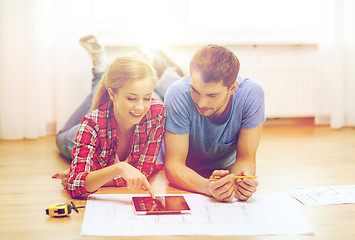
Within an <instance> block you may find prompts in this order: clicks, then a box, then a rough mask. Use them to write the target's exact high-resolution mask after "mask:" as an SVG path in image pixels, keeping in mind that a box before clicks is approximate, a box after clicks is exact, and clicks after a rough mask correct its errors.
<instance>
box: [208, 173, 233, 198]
mask: <svg viewBox="0 0 355 240" xmlns="http://www.w3.org/2000/svg"><path fill="white" fill-rule="evenodd" d="M213 177H220V178H219V179H218V180H214V179H210V182H209V184H208V188H209V192H210V193H211V195H212V196H213V197H214V198H215V199H217V200H218V201H222V202H231V201H232V200H233V199H234V197H235V194H236V193H235V191H234V188H235V187H236V186H235V183H234V174H229V171H228V170H215V171H214V172H213V173H212V176H211V178H213Z"/></svg>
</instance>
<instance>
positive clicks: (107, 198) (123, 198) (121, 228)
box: [81, 193, 313, 236]
mask: <svg viewBox="0 0 355 240" xmlns="http://www.w3.org/2000/svg"><path fill="white" fill-rule="evenodd" d="M166 195H169V194H165V196H166ZM133 196H146V195H136V194H135V195H133V194H93V195H91V196H90V197H89V199H88V201H87V204H86V208H85V215H84V221H83V225H82V231H81V235H86V236H161V235H162V236H166V235H219V236H226V235H264V234H312V233H313V228H312V226H311V225H310V223H309V222H308V221H307V220H306V219H305V218H304V217H303V215H302V213H301V212H300V210H299V209H298V207H297V205H296V203H297V202H296V201H295V200H294V199H292V197H290V196H289V195H287V194H282V193H280V194H255V195H254V196H253V197H252V198H251V199H249V200H248V201H247V202H240V201H237V200H235V201H233V202H231V203H222V202H217V201H215V200H214V199H212V198H210V197H206V196H203V195H199V194H183V196H184V197H185V199H186V201H187V203H188V204H189V206H190V208H191V213H189V214H178V215H135V214H134V210H133V207H132V203H131V201H132V197H133ZM158 196H159V195H158Z"/></svg>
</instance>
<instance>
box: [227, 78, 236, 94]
mask: <svg viewBox="0 0 355 240" xmlns="http://www.w3.org/2000/svg"><path fill="white" fill-rule="evenodd" d="M237 88H238V82H237V81H235V82H234V83H233V84H232V86H230V88H229V91H228V93H229V94H230V95H232V94H233V93H234V92H235V91H236V90H237Z"/></svg>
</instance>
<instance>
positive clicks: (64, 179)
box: [58, 168, 70, 189]
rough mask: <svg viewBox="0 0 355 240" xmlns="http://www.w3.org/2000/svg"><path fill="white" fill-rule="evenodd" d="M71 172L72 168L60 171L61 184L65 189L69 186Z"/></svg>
mask: <svg viewBox="0 0 355 240" xmlns="http://www.w3.org/2000/svg"><path fill="white" fill-rule="evenodd" d="M69 173H70V168H68V169H67V170H64V171H61V172H59V173H58V175H59V178H60V179H61V184H62V186H63V188H64V189H65V188H66V187H67V184H68V179H69Z"/></svg>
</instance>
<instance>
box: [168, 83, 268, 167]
mask: <svg viewBox="0 0 355 240" xmlns="http://www.w3.org/2000/svg"><path fill="white" fill-rule="evenodd" d="M237 81H238V83H239V85H238V88H237V90H236V91H235V92H234V94H233V100H232V106H231V108H230V110H229V112H228V114H227V117H226V120H225V122H224V123H222V124H215V123H213V122H211V121H210V120H209V119H208V118H207V117H204V116H202V115H200V114H199V113H198V111H197V109H196V107H195V105H194V103H193V101H192V98H191V88H190V83H191V77H190V76H186V77H184V78H182V79H180V80H179V81H176V82H174V83H173V84H172V85H171V86H170V87H169V89H168V91H167V93H166V95H165V101H164V105H165V109H166V113H167V117H166V129H167V130H169V131H171V132H173V133H177V134H187V133H189V151H188V155H187V159H186V165H187V166H188V167H190V168H192V169H194V170H195V171H203V170H215V169H223V168H226V167H228V166H230V165H232V164H234V163H235V159H236V154H237V153H236V148H237V140H238V136H239V130H240V129H241V128H246V129H250V128H255V127H257V126H259V125H260V124H261V123H262V122H264V121H265V113H264V112H265V107H264V91H263V89H262V87H261V86H260V85H259V84H257V83H256V82H254V81H252V80H250V79H249V78H242V77H238V78H237ZM176 144H179V143H176Z"/></svg>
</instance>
